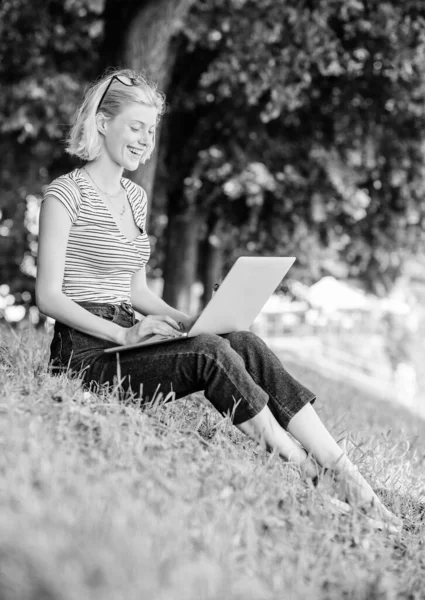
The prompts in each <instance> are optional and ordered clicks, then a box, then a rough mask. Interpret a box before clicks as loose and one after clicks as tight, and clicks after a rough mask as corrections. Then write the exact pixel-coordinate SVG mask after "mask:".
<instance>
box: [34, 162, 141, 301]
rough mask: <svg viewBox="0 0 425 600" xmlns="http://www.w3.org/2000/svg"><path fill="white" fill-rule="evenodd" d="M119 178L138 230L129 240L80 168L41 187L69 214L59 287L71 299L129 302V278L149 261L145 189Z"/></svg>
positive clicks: (46, 194)
mask: <svg viewBox="0 0 425 600" xmlns="http://www.w3.org/2000/svg"><path fill="white" fill-rule="evenodd" d="M121 183H122V185H123V187H124V189H125V191H126V194H127V198H128V200H129V203H130V206H131V209H132V211H133V217H134V221H135V223H136V225H137V226H138V227H139V229H140V234H139V235H138V236H137V237H136V239H135V240H131V241H130V240H129V239H127V238H126V237H125V236H124V235H123V234H122V233H121V231H120V230H119V228H118V225H117V222H116V221H115V219H114V218H113V216H112V214H111V212H110V211H109V209H108V208H107V206H106V204H105V203H104V201H103V200H102V198H101V197H100V196H99V194H98V193H97V192H96V189H95V188H94V187H93V186H92V185H91V184H90V182H89V181H88V180H87V179H86V178H85V177H84V176H83V175H82V174H81V172H80V169H75V170H74V171H71V172H70V173H67V174H66V175H62V176H61V177H58V178H57V179H55V180H54V181H52V183H51V184H50V185H49V186H48V187H47V189H46V191H45V192H44V198H46V196H54V197H55V198H57V199H58V200H59V201H60V202H61V203H62V204H63V206H64V207H65V208H66V210H67V211H68V214H69V217H70V219H71V223H72V225H71V229H70V232H69V239H68V245H67V248H66V257H65V272H64V278H63V283H62V291H63V292H64V294H66V296H68V297H69V298H71V300H74V301H75V302H86V301H88V302H107V303H109V304H120V303H121V302H126V303H128V304H131V278H132V276H133V274H134V273H136V271H138V270H139V269H141V268H142V267H143V266H144V265H145V264H146V263H147V261H148V260H149V256H150V245H149V238H148V236H147V233H146V231H145V223H146V209H147V197H146V192H145V191H144V190H143V188H141V187H140V186H138V185H137V184H135V183H134V182H133V181H130V179H126V178H124V177H123V178H122V179H121ZM44 198H43V199H44Z"/></svg>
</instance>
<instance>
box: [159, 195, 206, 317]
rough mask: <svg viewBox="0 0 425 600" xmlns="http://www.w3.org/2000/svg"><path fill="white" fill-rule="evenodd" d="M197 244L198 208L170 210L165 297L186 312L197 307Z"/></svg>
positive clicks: (171, 303)
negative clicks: (194, 293) (195, 292)
mask: <svg viewBox="0 0 425 600" xmlns="http://www.w3.org/2000/svg"><path fill="white" fill-rule="evenodd" d="M198 247H199V227H198V223H197V214H196V209H195V207H194V206H188V207H186V209H183V210H180V211H178V212H176V211H171V214H170V215H169V221H168V226H167V246H166V253H167V261H166V264H165V269H164V293H163V298H164V300H165V301H166V302H168V304H170V305H171V306H174V307H175V308H178V309H179V310H182V311H183V312H185V313H187V314H191V313H192V312H193V310H194V298H193V293H192V291H193V290H192V286H193V283H194V281H195V277H196V266H197V263H198Z"/></svg>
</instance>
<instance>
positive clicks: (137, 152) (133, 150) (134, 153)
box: [128, 146, 146, 158]
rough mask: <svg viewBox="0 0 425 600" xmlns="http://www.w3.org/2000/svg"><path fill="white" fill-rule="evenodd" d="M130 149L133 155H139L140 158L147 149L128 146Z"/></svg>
mask: <svg viewBox="0 0 425 600" xmlns="http://www.w3.org/2000/svg"><path fill="white" fill-rule="evenodd" d="M128 150H129V152H130V153H131V154H132V155H133V156H137V157H138V158H140V157H141V156H142V154H143V152H144V151H145V150H146V148H143V149H139V148H133V147H132V146H128Z"/></svg>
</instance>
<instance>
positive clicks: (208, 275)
mask: <svg viewBox="0 0 425 600" xmlns="http://www.w3.org/2000/svg"><path fill="white" fill-rule="evenodd" d="M202 255H203V256H202V262H203V264H202V273H201V281H202V285H203V288H204V291H203V294H202V298H201V308H204V307H205V306H206V304H207V303H208V301H209V300H210V298H211V294H212V291H213V288H214V285H215V284H216V283H218V284H220V282H221V279H222V277H223V243H222V240H221V239H220V238H219V237H218V236H217V235H216V234H215V233H210V234H209V235H208V236H207V238H206V240H204V241H203V242H202Z"/></svg>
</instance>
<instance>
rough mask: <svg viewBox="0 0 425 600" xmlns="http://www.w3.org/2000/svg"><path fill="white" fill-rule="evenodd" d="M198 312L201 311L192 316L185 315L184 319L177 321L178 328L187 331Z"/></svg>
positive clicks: (196, 317) (195, 319)
mask: <svg viewBox="0 0 425 600" xmlns="http://www.w3.org/2000/svg"><path fill="white" fill-rule="evenodd" d="M201 312H202V311H201ZM200 314H201V313H198V314H197V315H195V316H194V317H187V318H185V319H184V321H183V320H181V321H179V325H180V330H181V331H184V332H186V333H187V332H188V331H189V330H190V329H191V328H192V326H193V324H194V323H195V321H197V319H198V317H199V315H200Z"/></svg>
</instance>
